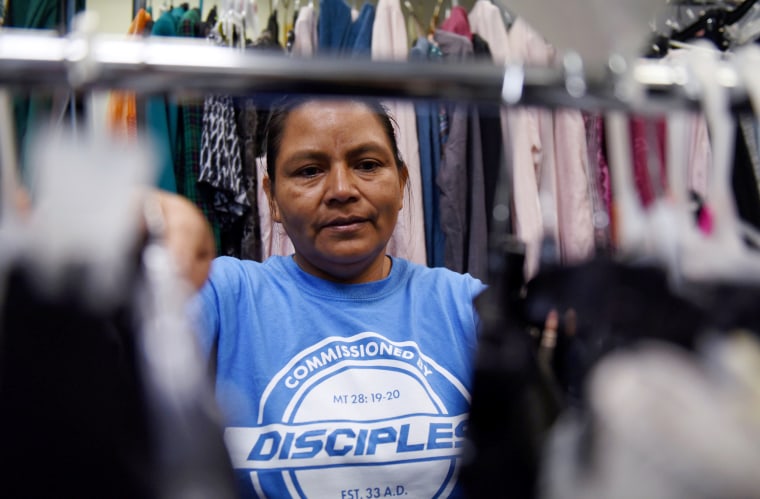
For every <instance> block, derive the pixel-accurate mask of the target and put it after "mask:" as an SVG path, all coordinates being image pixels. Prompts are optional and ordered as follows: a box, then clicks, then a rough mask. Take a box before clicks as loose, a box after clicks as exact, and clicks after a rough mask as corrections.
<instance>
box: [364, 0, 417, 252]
mask: <svg viewBox="0 0 760 499" xmlns="http://www.w3.org/2000/svg"><path fill="white" fill-rule="evenodd" d="M408 56H409V47H408V45H407V32H406V21H405V20H404V13H403V12H402V11H401V3H400V2H399V0H379V1H378V3H377V9H376V11H375V21H374V23H373V25H372V59H375V60H394V61H405V60H407V58H408ZM385 105H386V107H387V108H388V110H389V111H390V114H391V116H393V117H394V119H395V120H396V123H397V124H398V134H397V140H398V146H399V150H400V151H401V157H402V159H403V160H404V162H405V163H406V167H407V169H408V171H409V182H408V185H407V190H406V192H405V193H404V208H403V209H402V210H401V211H400V212H399V217H398V223H397V224H396V229H395V230H394V232H393V236H392V237H391V240H390V242H389V243H388V253H390V254H392V255H394V256H399V257H401V258H406V259H407V260H411V261H413V262H415V263H419V264H420V265H426V264H427V253H426V250H425V218H424V215H423V208H422V178H421V173H420V149H419V142H418V139H417V118H416V115H415V113H414V106H413V105H412V104H411V103H409V102H386V103H385Z"/></svg>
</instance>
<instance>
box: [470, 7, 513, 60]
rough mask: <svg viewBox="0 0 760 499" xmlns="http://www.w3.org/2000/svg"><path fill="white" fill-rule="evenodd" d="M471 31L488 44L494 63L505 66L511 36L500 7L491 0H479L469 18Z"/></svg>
mask: <svg viewBox="0 0 760 499" xmlns="http://www.w3.org/2000/svg"><path fill="white" fill-rule="evenodd" d="M467 19H468V20H469V22H470V29H471V30H472V32H473V33H477V34H478V35H480V36H481V37H482V38H483V40H485V41H486V42H487V43H488V48H489V49H490V51H491V57H492V58H493V62H494V63H496V65H498V66H503V65H504V63H505V62H506V60H507V54H508V51H509V34H508V33H507V27H506V26H505V25H504V21H503V19H502V14H501V11H500V10H499V7H497V6H496V5H494V4H493V3H492V2H490V1H489V0H478V1H477V2H475V5H473V7H472V9H471V10H470V13H469V14H468V16H467Z"/></svg>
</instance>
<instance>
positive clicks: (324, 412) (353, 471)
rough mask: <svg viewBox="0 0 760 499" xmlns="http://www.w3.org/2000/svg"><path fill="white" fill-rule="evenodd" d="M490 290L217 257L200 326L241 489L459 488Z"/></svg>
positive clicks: (330, 493)
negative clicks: (481, 305) (480, 309)
mask: <svg viewBox="0 0 760 499" xmlns="http://www.w3.org/2000/svg"><path fill="white" fill-rule="evenodd" d="M483 289H484V285H483V284H482V283H481V282H480V281H478V280H477V279H475V278H473V277H471V276H469V275H462V274H457V273H455V272H452V271H449V270H447V269H442V268H436V269H431V268H427V267H423V266H420V265H416V264H413V263H410V262H408V261H405V260H401V259H397V258H394V259H393V265H392V268H391V272H390V275H389V276H388V277H387V278H385V279H383V280H380V281H375V282H370V283H364V284H352V285H347V284H337V283H333V282H329V281H325V280H323V279H320V278H317V277H315V276H312V275H310V274H308V273H306V272H304V271H303V270H301V269H300V267H298V265H297V264H296V263H295V261H294V260H293V258H292V257H271V258H269V259H268V260H267V261H266V262H264V263H258V262H253V261H242V260H237V259H234V258H229V257H220V258H217V259H216V260H214V263H213V265H212V269H211V275H210V278H209V281H208V283H207V284H206V285H205V287H204V288H203V289H202V291H201V293H200V301H201V306H202V308H201V310H202V314H201V317H200V319H199V328H198V329H199V330H200V336H201V343H202V346H203V347H204V348H205V350H206V352H207V353H209V354H210V353H211V352H213V351H215V352H216V356H217V357H216V365H217V370H216V396H217V400H218V402H219V405H220V407H221V409H222V412H223V414H224V416H225V423H226V424H225V434H224V438H225V442H226V444H227V448H228V450H229V452H230V456H231V458H232V464H233V467H234V468H235V472H236V475H237V477H238V481H239V485H240V487H241V489H242V494H243V497H289V496H290V497H336V498H344V499H345V498H351V499H358V498H364V499H371V498H374V497H395V496H397V495H403V496H406V497H409V498H412V497H439V496H440V497H448V496H450V495H452V494H453V495H457V493H458V487H455V485H456V477H457V468H458V466H459V464H460V463H459V461H460V460H459V456H460V453H461V447H462V445H463V435H464V430H465V425H466V424H467V414H468V410H469V402H470V390H471V382H472V371H473V362H474V357H475V349H476V343H477V329H478V319H477V316H476V313H475V309H474V306H473V303H472V302H473V299H474V298H475V296H477V295H478V294H479V293H480V292H481V291H483ZM214 346H216V349H214Z"/></svg>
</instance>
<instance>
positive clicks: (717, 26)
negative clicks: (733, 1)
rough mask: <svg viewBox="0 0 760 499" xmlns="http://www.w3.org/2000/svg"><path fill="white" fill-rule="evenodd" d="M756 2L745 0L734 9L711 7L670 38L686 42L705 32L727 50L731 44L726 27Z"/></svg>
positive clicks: (704, 34) (754, 0)
mask: <svg viewBox="0 0 760 499" xmlns="http://www.w3.org/2000/svg"><path fill="white" fill-rule="evenodd" d="M756 2H757V0H744V2H742V3H741V4H739V5H738V6H737V7H736V8H734V9H732V10H726V9H724V8H712V9H709V10H707V11H705V12H704V13H703V14H702V15H701V16H700V18H699V19H697V20H696V21H695V22H694V23H692V24H691V25H689V26H687V27H686V28H684V29H683V30H680V31H676V32H675V33H671V34H670V35H669V38H670V39H671V40H675V41H680V42H686V41H689V40H691V39H693V38H696V37H698V36H699V34H700V33H703V35H702V36H703V37H705V38H707V39H709V40H711V41H712V42H713V43H715V45H716V46H717V47H718V48H720V49H721V50H726V49H728V48H729V47H730V45H731V40H730V39H729V37H728V36H727V34H728V31H727V30H726V28H727V27H728V26H732V25H733V24H735V23H737V22H738V21H739V20H740V19H742V17H744V15H745V14H747V13H748V12H749V11H750V9H752V7H753V6H754V5H755V3H756Z"/></svg>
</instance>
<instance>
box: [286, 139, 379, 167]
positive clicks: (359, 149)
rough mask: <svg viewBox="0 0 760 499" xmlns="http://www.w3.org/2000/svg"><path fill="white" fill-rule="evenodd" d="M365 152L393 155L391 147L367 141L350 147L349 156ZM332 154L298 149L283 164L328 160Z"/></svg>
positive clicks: (355, 156) (357, 155)
mask: <svg viewBox="0 0 760 499" xmlns="http://www.w3.org/2000/svg"><path fill="white" fill-rule="evenodd" d="M365 154H378V155H381V156H389V157H392V153H391V152H390V148H389V147H388V146H385V145H383V144H380V143H378V142H366V143H363V144H359V145H358V146H356V147H354V148H352V149H350V150H349V151H348V153H347V157H348V158H351V159H354V158H357V157H359V156H363V155H365ZM329 159H330V156H329V155H328V154H326V153H324V152H321V151H298V152H295V153H293V154H292V155H291V156H288V157H286V158H284V159H283V163H282V164H283V165H288V164H292V163H301V162H304V161H319V162H327V161H328V160H329Z"/></svg>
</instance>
